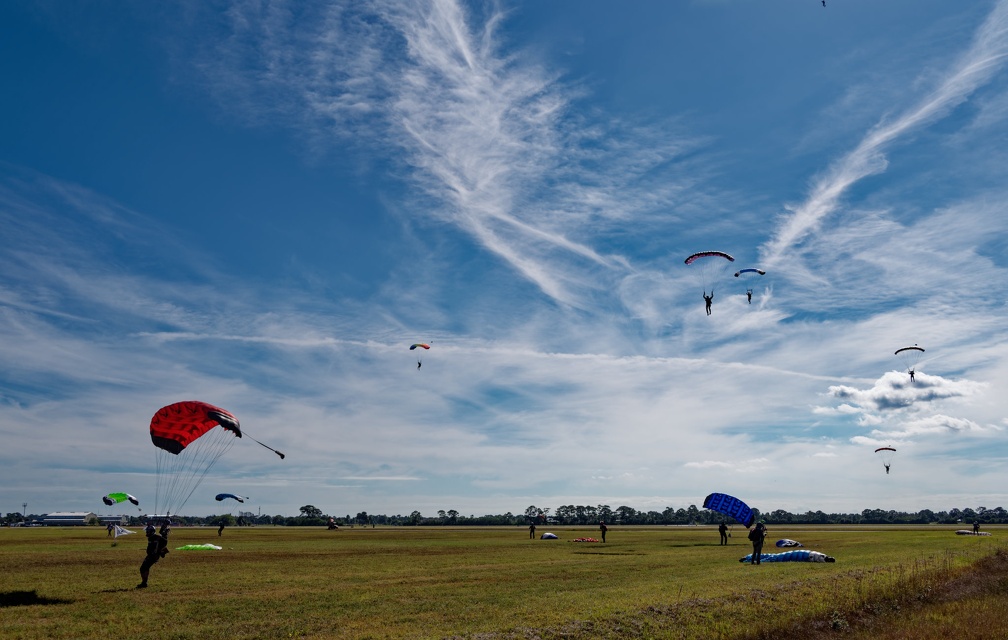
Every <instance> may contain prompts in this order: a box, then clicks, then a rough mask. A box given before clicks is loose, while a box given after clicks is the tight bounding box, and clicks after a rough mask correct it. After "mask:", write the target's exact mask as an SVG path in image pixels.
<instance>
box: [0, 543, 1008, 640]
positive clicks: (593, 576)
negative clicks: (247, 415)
mask: <svg viewBox="0 0 1008 640" xmlns="http://www.w3.org/2000/svg"><path fill="white" fill-rule="evenodd" d="M957 528H962V527H961V526H959V527H955V526H903V527H896V526H893V527H885V526H836V527H833V526H788V527H783V526H770V527H769V532H770V533H769V537H768V540H767V547H766V549H765V550H766V551H768V552H776V551H780V550H779V549H776V548H774V547H773V542H774V541H775V540H777V539H779V538H792V539H794V540H798V541H800V542H802V543H803V544H804V546H805V548H806V549H810V550H815V551H821V552H823V553H826V554H828V555H830V556H833V557H835V558H836V563H832V564H816V563H780V564H771V563H764V564H763V565H761V566H759V567H755V566H750V565H748V564H740V563H739V562H738V559H739V558H740V557H742V556H743V555H745V554H746V553H749V551H751V545H750V543H749V542H748V541H747V540H746V539H745V530H744V529H742V528H741V527H738V526H736V527H735V528H734V531H733V537H732V538H731V539H730V540H729V545H728V546H726V547H725V546H719V545H718V533H717V529H716V528H715V527H620V526H612V527H610V529H609V533H608V536H607V540H608V541H607V542H606V543H605V544H602V543H578V542H572V540H573V539H574V538H577V537H589V536H591V537H596V538H598V537H599V535H598V531H597V530H595V529H594V528H587V527H584V528H578V527H539V529H538V531H537V539H535V540H530V539H529V535H528V530H527V529H525V528H517V527H515V528H504V527H494V528H470V527H459V528H451V527H391V528H382V527H378V528H375V529H370V528H354V529H350V528H341V529H340V530H338V531H328V530H326V529H322V528H298V527H254V528H238V527H232V528H228V529H225V530H224V534H223V536H221V537H218V536H217V528H216V527H202V528H176V529H175V530H174V531H173V533H172V536H171V544H170V548H171V549H172V551H171V553H170V554H169V555H168V557H167V558H165V559H164V560H162V561H161V562H159V563H158V564H157V565H155V566H154V568H153V570H152V571H151V577H150V586H149V588H147V589H143V590H138V589H135V586H136V584H137V583H138V582H139V574H138V568H139V565H140V562H141V561H142V560H143V557H144V548H145V539H144V536H143V533H142V530H140V528H139V527H137V528H135V529H137V530H138V533H137V534H136V535H131V536H125V537H120V538H118V539H113V538H109V537H107V536H106V531H105V529H104V528H98V527H79V528H56V527H52V528H48V527H46V528H27V529H22V528H2V529H0V635H2V637H6V638H22V639H32V638H39V639H42V638H46V639H48V638H87V637H104V638H130V639H135V638H156V639H158V640H170V639H175V638H203V639H205V638H326V637H343V638H443V637H473V638H476V637H479V638H533V637H538V638H559V637H564V638H580V637H584V638H589V637H590V638H600V637H613V638H616V637H620V638H634V637H641V638H644V637H649V638H740V637H786V633H792V634H799V633H800V634H805V635H804V636H800V635H796V636H795V637H807V636H808V634H809V633H810V630H816V629H820V628H823V629H824V630H825V631H830V630H832V631H842V632H846V634H845V637H856V635H855V634H856V633H857V632H858V630H859V629H863V628H864V625H865V624H867V623H866V622H865V620H864V618H865V617H866V616H868V617H872V618H873V619H874V618H878V619H879V620H882V622H883V623H886V624H888V623H887V622H885V621H886V620H889V619H891V620H892V621H893V624H896V625H899V624H901V623H900V622H899V620H900V617H899V616H900V615H901V613H903V614H905V613H906V611H907V610H908V607H912V606H918V604H920V603H924V604H925V605H928V604H929V603H930V601H931V600H932V599H933V598H937V597H938V596H937V595H936V594H941V593H945V592H946V591H947V590H948V589H947V585H949V584H952V583H957V581H959V582H962V581H963V580H964V579H966V578H964V576H969V575H970V572H971V571H973V570H974V566H975V565H978V564H983V562H981V561H982V559H984V558H987V559H988V560H987V561H986V562H990V557H991V556H994V557H995V558H997V562H999V563H1001V564H1003V563H1004V562H1005V554H1004V549H1005V547H1004V540H1005V539H1006V538H1008V528H999V527H993V526H992V527H984V530H985V531H989V532H991V534H992V535H991V536H986V537H974V536H957V535H955V534H954V531H955V530H956V529H957ZM546 531H550V532H553V533H555V534H556V535H557V536H558V537H559V538H560V539H559V540H539V539H538V535H539V534H542V533H544V532H546ZM203 543H212V544H217V545H220V546H223V549H222V550H220V551H182V550H177V549H176V548H177V547H180V546H182V545H184V544H203ZM998 566H1000V564H999V565H998ZM992 584H993V586H990V585H988V586H987V587H985V590H982V591H980V592H977V593H976V594H973V595H975V596H976V597H973V596H969V598H968V600H969V602H968V607H971V608H968V609H962V610H958V609H955V608H953V610H945V609H941V611H942V613H940V616H942V617H943V618H942V619H935V620H933V621H932V622H931V624H933V625H934V628H935V629H936V630H937V629H938V628H940V626H941V625H942V624H944V622H943V621H942V620H943V619H947V620H950V621H951V622H952V623H954V622H955V621H956V620H955V619H956V617H957V616H958V615H960V614H962V615H967V614H968V615H971V616H977V615H978V614H977V612H976V611H974V609H975V608H976V607H979V608H980V615H981V619H980V622H981V624H987V623H985V622H983V618H982V616H983V615H986V614H983V612H984V611H988V612H989V614H990V615H991V616H992V617H993V618H994V619H1000V620H1006V619H1008V615H1005V614H1006V611H1005V606H1006V605H1005V604H1004V603H1005V602H1006V601H1008V598H1006V597H1005V595H1008V594H1006V593H1005V592H1006V591H1008V581H1005V580H1003V579H1002V580H1001V581H1000V582H998V581H997V580H995V581H994V582H993V583H992ZM998 585H1001V586H1000V587H999V586H998ZM991 589H993V590H994V591H995V593H993V594H992V593H991ZM998 589H1002V592H1000V593H997V590H998ZM967 595H969V594H967ZM943 602H945V600H941V601H940V602H939V601H937V600H936V601H935V603H933V604H934V606H933V607H931V608H930V609H928V611H930V612H931V613H935V615H939V614H938V613H937V612H938V611H939V609H940V607H941V606H944V605H943V604H942V603H943ZM992 602H993V603H999V604H991V603H992ZM915 603H918V604H915ZM964 606H966V605H964ZM889 611H891V612H892V615H891V616H890V614H889ZM922 619H926V618H918V619H917V620H916V621H912V622H906V623H905V624H906V625H910V626H913V625H919V624H920V622H921V620H922ZM868 623H871V624H878V622H877V621H871V620H869V621H868ZM1002 625H1008V622H1003V623H1002ZM985 632H986V635H987V637H998V630H997V629H992V628H990V626H989V625H988V626H987V627H985ZM889 637H896V636H889ZM898 637H907V638H919V637H932V636H924V635H900V636H898ZM934 637H940V636H934ZM1001 637H1004V636H1001Z"/></svg>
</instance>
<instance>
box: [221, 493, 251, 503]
mask: <svg viewBox="0 0 1008 640" xmlns="http://www.w3.org/2000/svg"><path fill="white" fill-rule="evenodd" d="M227 498H231V499H232V500H237V501H238V502H245V498H243V497H241V496H236V495H235V494H233V493H218V494H217V495H216V496H215V497H214V500H216V501H217V502H223V501H224V500H225V499H227Z"/></svg>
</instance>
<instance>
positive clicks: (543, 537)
mask: <svg viewBox="0 0 1008 640" xmlns="http://www.w3.org/2000/svg"><path fill="white" fill-rule="evenodd" d="M539 539H540V540H557V539H558V538H557V536H556V534H555V533H544V534H542V535H541V536H539Z"/></svg>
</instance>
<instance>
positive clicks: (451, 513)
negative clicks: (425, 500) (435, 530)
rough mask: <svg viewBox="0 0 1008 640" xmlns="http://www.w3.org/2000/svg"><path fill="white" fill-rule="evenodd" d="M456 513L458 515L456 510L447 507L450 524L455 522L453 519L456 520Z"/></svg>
mask: <svg viewBox="0 0 1008 640" xmlns="http://www.w3.org/2000/svg"><path fill="white" fill-rule="evenodd" d="M458 515H459V512H458V511H456V510H454V509H449V510H448V522H450V523H452V524H455V521H456V520H458Z"/></svg>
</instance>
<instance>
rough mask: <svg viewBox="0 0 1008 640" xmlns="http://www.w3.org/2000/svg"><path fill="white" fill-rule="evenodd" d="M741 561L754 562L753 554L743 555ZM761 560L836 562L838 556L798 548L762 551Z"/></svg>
mask: <svg viewBox="0 0 1008 640" xmlns="http://www.w3.org/2000/svg"><path fill="white" fill-rule="evenodd" d="M739 562H752V554H751V553H750V554H749V555H746V556H742V557H741V558H739ZM760 562H836V558H834V557H833V556H828V555H826V554H825V553H820V552H818V551H805V550H804V549H796V550H794V551H784V552H782V553H761V554H760Z"/></svg>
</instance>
